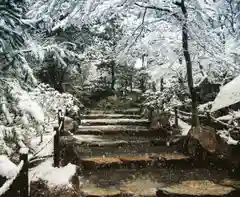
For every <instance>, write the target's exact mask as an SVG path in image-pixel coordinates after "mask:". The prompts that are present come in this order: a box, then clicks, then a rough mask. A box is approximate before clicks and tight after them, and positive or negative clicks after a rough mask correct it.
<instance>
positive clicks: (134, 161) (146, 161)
mask: <svg viewBox="0 0 240 197" xmlns="http://www.w3.org/2000/svg"><path fill="white" fill-rule="evenodd" d="M156 158H157V159H156ZM158 158H161V159H158ZM190 161H191V159H190V157H188V156H185V155H182V154H180V153H168V154H166V153H165V154H159V155H158V154H156V153H155V154H154V153H153V154H146V155H133V154H125V155H116V156H107V157H106V156H97V157H90V158H85V159H82V160H81V163H82V165H83V167H84V169H86V170H96V169H99V168H121V167H133V168H145V167H147V166H151V165H156V164H157V165H158V166H159V164H161V166H167V165H168V164H171V165H175V166H177V165H178V163H179V164H180V165H181V166H182V165H185V164H187V163H190Z"/></svg>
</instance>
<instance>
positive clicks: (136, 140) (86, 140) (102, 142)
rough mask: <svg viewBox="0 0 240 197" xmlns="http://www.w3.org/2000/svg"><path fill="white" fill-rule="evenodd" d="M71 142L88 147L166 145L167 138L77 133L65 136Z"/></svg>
mask: <svg viewBox="0 0 240 197" xmlns="http://www.w3.org/2000/svg"><path fill="white" fill-rule="evenodd" d="M64 139H65V140H66V141H68V142H69V143H77V144H80V145H82V146H86V147H103V146H104V147H106V146H110V147H116V146H123V145H138V144H141V145H143V144H144V145H149V146H151V145H166V143H167V142H166V140H165V139H162V138H160V137H138V136H126V135H118V136H115V135H113V136H112V135H75V136H74V138H73V137H72V136H64Z"/></svg>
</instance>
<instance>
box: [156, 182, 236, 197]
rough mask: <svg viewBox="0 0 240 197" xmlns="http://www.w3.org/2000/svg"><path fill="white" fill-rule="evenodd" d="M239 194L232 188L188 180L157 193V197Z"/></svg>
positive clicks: (212, 196) (209, 196)
mask: <svg viewBox="0 0 240 197" xmlns="http://www.w3.org/2000/svg"><path fill="white" fill-rule="evenodd" d="M239 194H240V192H239V191H236V190H235V189H234V188H232V187H228V186H223V185H219V184H216V183H214V182H211V181H209V180H189V181H183V182H181V183H179V184H174V185H171V186H168V187H165V188H160V189H159V190H158V191H157V197H173V196H174V197H186V196H187V197H196V196H198V197H214V196H216V197H217V196H221V197H222V196H225V197H227V196H229V197H233V196H234V197H237V195H239Z"/></svg>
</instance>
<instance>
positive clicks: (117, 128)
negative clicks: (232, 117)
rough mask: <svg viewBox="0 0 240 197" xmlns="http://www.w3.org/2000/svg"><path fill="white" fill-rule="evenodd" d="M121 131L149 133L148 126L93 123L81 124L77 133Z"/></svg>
mask: <svg viewBox="0 0 240 197" xmlns="http://www.w3.org/2000/svg"><path fill="white" fill-rule="evenodd" d="M119 133H128V134H131V133H148V128H147V127H144V126H134V125H98V126H96V125H93V126H83V125H80V126H79V127H78V130H77V131H76V133H75V134H76V135H77V134H93V135H102V134H111V135H116V134H119Z"/></svg>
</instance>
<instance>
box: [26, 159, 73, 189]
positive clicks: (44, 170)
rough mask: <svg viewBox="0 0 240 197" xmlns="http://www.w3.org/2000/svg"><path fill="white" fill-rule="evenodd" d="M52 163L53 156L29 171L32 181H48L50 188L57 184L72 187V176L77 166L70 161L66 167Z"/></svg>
mask: <svg viewBox="0 0 240 197" xmlns="http://www.w3.org/2000/svg"><path fill="white" fill-rule="evenodd" d="M52 164H53V160H52V158H51V159H47V160H46V161H45V162H43V163H41V164H40V165H38V166H37V167H35V168H32V169H31V170H30V171H29V179H30V181H31V182H34V181H38V180H43V181H46V183H47V185H48V187H49V188H51V187H55V186H67V187H71V178H72V176H73V175H74V174H75V173H76V166H75V165H73V164H70V163H69V164H68V165H66V166H64V167H60V168H54V167H53V165H52Z"/></svg>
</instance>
